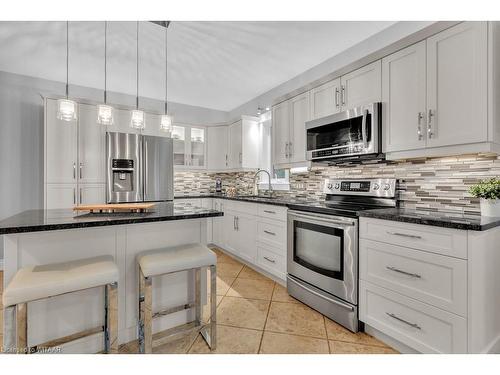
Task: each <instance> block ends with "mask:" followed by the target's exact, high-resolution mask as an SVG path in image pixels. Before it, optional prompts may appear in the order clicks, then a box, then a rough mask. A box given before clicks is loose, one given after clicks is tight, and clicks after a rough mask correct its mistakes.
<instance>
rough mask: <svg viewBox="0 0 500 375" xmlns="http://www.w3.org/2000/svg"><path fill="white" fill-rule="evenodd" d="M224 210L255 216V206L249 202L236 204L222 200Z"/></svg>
mask: <svg viewBox="0 0 500 375" xmlns="http://www.w3.org/2000/svg"><path fill="white" fill-rule="evenodd" d="M224 208H225V209H228V210H232V211H237V212H241V213H244V214H248V215H257V211H258V210H257V205H256V204H255V203H250V202H238V201H233V200H230V199H225V200H224Z"/></svg>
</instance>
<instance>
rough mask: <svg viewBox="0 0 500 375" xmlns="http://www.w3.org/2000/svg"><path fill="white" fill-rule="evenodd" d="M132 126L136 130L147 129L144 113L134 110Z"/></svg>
mask: <svg viewBox="0 0 500 375" xmlns="http://www.w3.org/2000/svg"><path fill="white" fill-rule="evenodd" d="M130 126H131V127H132V128H134V129H144V128H145V127H146V119H145V117H144V112H143V111H141V110H139V109H134V110H133V111H132V116H131V117H130Z"/></svg>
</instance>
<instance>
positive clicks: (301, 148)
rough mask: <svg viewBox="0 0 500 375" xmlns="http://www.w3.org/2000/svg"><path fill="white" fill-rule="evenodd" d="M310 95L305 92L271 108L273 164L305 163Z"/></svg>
mask: <svg viewBox="0 0 500 375" xmlns="http://www.w3.org/2000/svg"><path fill="white" fill-rule="evenodd" d="M309 101H310V93H309V92H305V93H303V94H300V95H297V96H295V97H293V98H291V99H289V100H287V101H285V102H283V103H280V104H278V105H276V106H274V107H273V156H274V159H273V163H274V164H275V165H279V164H286V165H290V164H293V163H304V162H306V130H305V123H306V121H308V120H309V117H310V116H309V111H310V102H309Z"/></svg>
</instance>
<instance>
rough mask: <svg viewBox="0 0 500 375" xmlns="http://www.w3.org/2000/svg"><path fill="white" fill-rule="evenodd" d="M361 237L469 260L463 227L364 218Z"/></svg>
mask: <svg viewBox="0 0 500 375" xmlns="http://www.w3.org/2000/svg"><path fill="white" fill-rule="evenodd" d="M359 237H360V238H364V239H368V240H375V241H381V242H386V243H390V244H393V245H401V246H405V247H411V248H414V249H419V250H424V251H430V252H431V253H437V254H442V255H449V256H453V257H457V258H463V259H467V232H466V231H463V230H458V229H449V228H441V227H432V226H430V225H420V224H409V223H400V222H396V221H390V220H380V219H369V218H364V217H362V218H360V220H359Z"/></svg>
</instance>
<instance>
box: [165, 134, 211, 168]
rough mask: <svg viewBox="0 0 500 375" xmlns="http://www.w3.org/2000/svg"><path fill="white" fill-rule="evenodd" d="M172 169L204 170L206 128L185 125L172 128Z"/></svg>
mask: <svg viewBox="0 0 500 375" xmlns="http://www.w3.org/2000/svg"><path fill="white" fill-rule="evenodd" d="M172 138H173V142H174V167H175V168H176V169H205V168H206V154H207V151H206V128H205V127H202V126H193V125H186V124H175V125H173V127H172Z"/></svg>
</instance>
